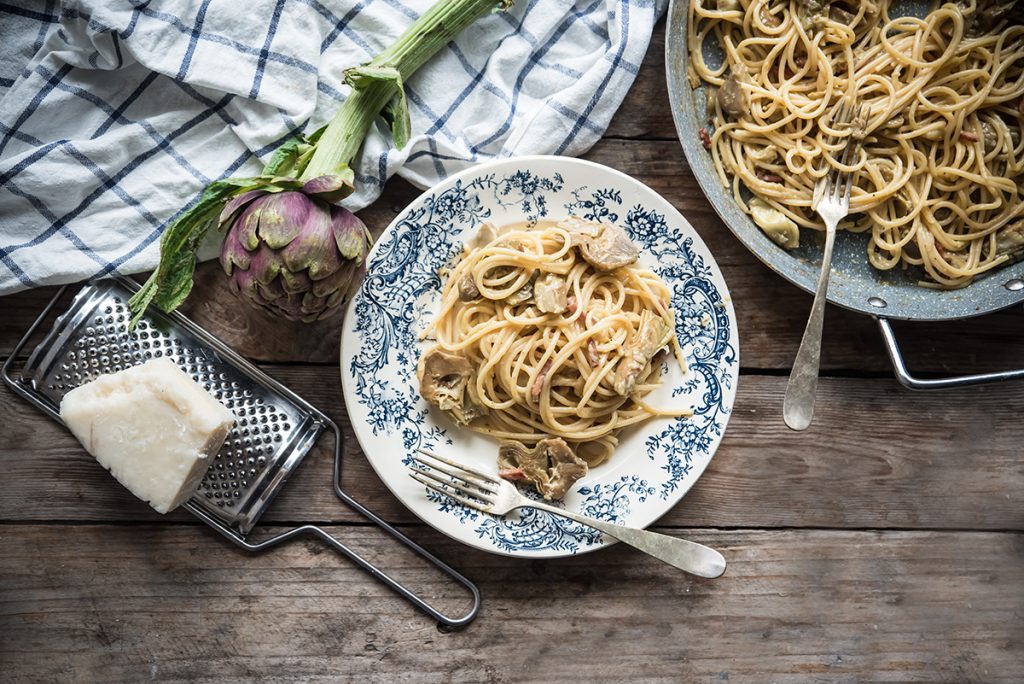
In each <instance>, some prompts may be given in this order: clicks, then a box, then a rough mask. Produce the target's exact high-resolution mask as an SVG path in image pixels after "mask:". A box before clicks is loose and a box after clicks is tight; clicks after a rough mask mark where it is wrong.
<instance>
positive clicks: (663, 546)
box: [409, 449, 725, 578]
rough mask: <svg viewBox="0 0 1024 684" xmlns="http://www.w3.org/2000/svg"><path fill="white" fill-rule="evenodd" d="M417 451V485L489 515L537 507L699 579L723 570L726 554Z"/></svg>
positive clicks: (414, 468) (413, 473)
mask: <svg viewBox="0 0 1024 684" xmlns="http://www.w3.org/2000/svg"><path fill="white" fill-rule="evenodd" d="M417 451H418V452H419V453H420V454H422V455H423V456H425V457H426V458H417V457H413V463H412V464H410V465H409V470H410V472H409V475H410V476H411V477H412V478H413V479H414V480H416V481H417V482H419V483H420V484H423V485H426V486H427V487H429V488H430V489H432V490H434V491H435V492H438V493H439V494H444V495H445V496H449V497H451V498H452V499H454V500H455V501H458V502H459V503H461V504H464V505H466V506H469V507H470V508H475V509H476V510H478V511H483V512H484V513H490V514H492V515H505V514H506V513H508V512H509V511H512V510H515V509H516V508H523V507H527V508H538V509H540V510H542V511H547V512H548V513H554V514H555V515H559V516H562V517H563V518H569V519H570V520H575V521H576V522H578V523H581V524H583V525H588V526H590V527H593V528H595V529H597V530H600V531H601V532H603V533H605V534H606V535H608V536H609V537H614V538H615V539H618V540H619V541H621V542H625V543H626V544H629V545H630V546H632V547H634V548H637V549H640V550H641V551H643V552H644V553H647V554H650V555H651V556H654V557H655V558H657V559H659V560H663V561H665V562H666V563H668V564H669V565H671V566H673V567H676V568H679V569H680V570H685V571H686V572H689V573H691V574H694V575H697V576H699V577H709V578H715V577H721V576H722V573H724V572H725V558H723V557H722V554H720V553H719V552H718V551H715V550H714V549H712V548H709V547H707V546H704V545H703V544H698V543H696V542H692V541H687V540H686V539H679V538H677V537H670V536H668V535H666V534H658V533H656V532H648V531H647V530H638V529H635V528H632V527H623V526H621V525H614V524H612V523H609V522H605V521H603V520H596V519H594V518H588V517H587V516H584V515H578V514H576V513H573V512H571V511H566V510H563V509H561V508H556V507H555V506H549V505H548V504H546V503H542V502H540V501H534V500H532V499H527V498H526V497H525V496H523V495H522V494H520V493H519V490H517V489H516V487H515V485H513V484H512V483H511V482H507V481H505V480H502V479H500V478H498V477H495V476H494V475H489V474H487V473H485V472H483V471H481V470H477V469H476V468H472V467H470V466H467V465H464V464H462V463H457V462H455V461H452V460H450V459H447V458H444V457H443V456H438V455H436V454H432V453H430V452H429V451H424V450H423V449H418V450H417Z"/></svg>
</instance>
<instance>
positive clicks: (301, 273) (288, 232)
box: [220, 176, 370, 323]
mask: <svg viewBox="0 0 1024 684" xmlns="http://www.w3.org/2000/svg"><path fill="white" fill-rule="evenodd" d="M342 182H344V181H341V180H337V181H336V180H335V177H333V176H324V177H321V178H314V179H313V180H311V181H309V182H307V183H306V184H305V185H303V186H302V188H301V189H299V190H284V191H274V189H273V188H269V189H260V190H252V191H250V192H245V193H242V194H241V195H238V196H237V197H235V198H233V199H232V200H231V201H230V202H228V203H227V204H226V205H225V207H224V210H223V212H222V213H221V217H220V222H221V226H222V227H225V228H226V229H227V232H226V235H225V238H224V244H223V245H222V247H221V251H220V263H221V266H223V267H224V272H225V273H226V274H227V275H228V278H229V279H230V282H231V289H232V290H234V292H235V293H236V294H237V295H238V296H239V297H241V298H242V299H243V300H244V301H247V302H249V303H250V304H252V305H254V306H258V307H261V308H263V309H266V310H267V311H269V312H271V313H273V314H275V315H278V316H283V317H285V318H289V319H291V320H297V321H305V322H307V323H309V322H312V321H316V320H324V319H329V318H332V317H335V316H337V315H339V314H340V313H341V312H342V311H343V310H344V306H343V305H344V304H345V302H346V301H347V300H348V298H349V295H350V294H351V292H352V291H353V290H354V286H355V285H357V284H358V283H359V281H360V280H361V277H362V275H363V271H364V269H365V260H366V254H367V252H368V251H369V248H370V233H369V231H368V230H367V229H366V226H365V225H364V224H363V222H362V221H360V220H359V219H358V218H357V217H356V215H355V214H353V213H352V212H350V211H348V210H347V209H343V208H342V207H338V206H335V205H333V204H330V202H329V201H328V198H331V197H332V194H333V193H336V192H337V191H338V189H339V188H337V187H335V186H336V185H338V184H339V183H342Z"/></svg>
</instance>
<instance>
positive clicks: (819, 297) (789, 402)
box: [782, 221, 836, 430]
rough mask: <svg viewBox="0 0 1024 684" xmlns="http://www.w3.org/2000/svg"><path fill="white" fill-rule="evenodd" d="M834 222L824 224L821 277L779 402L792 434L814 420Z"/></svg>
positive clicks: (834, 228) (830, 269) (834, 238)
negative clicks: (784, 392)
mask: <svg viewBox="0 0 1024 684" xmlns="http://www.w3.org/2000/svg"><path fill="white" fill-rule="evenodd" d="M835 224H836V222H835V221H832V222H831V224H829V223H826V226H825V251H824V254H823V255H822V257H821V273H819V274H818V287H817V289H816V290H815V292H814V303H813V304H812V305H811V315H810V316H808V317H807V327H805V328H804V335H803V338H801V340H800V349H799V350H797V353H796V359H795V360H794V361H793V370H791V371H790V373H789V382H788V383H786V397H785V399H784V400H783V402H782V417H783V418H784V419H785V421H786V425H788V426H789V427H790V428H791V429H793V430H806V429H807V427H808V426H809V425H810V424H811V418H813V417H814V397H815V395H816V394H817V392H818V368H819V367H820V366H821V331H822V327H823V324H824V322H825V302H826V301H827V300H828V277H829V274H830V273H831V271H832V247H833V246H834V245H835V241H836V225H835Z"/></svg>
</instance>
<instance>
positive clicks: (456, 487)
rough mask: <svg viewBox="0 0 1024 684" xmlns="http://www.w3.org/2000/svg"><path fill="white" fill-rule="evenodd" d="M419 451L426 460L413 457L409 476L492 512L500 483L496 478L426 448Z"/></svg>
mask: <svg viewBox="0 0 1024 684" xmlns="http://www.w3.org/2000/svg"><path fill="white" fill-rule="evenodd" d="M417 452H418V453H420V454H422V455H423V456H425V457H426V458H419V457H417V456H413V457H412V463H411V464H409V477H411V478H412V479H414V480H416V481H417V482H419V483H420V484H422V485H424V486H425V487H427V488H429V489H431V490H433V491H435V492H437V493H439V494H443V495H445V496H448V497H451V498H452V499H455V500H456V501H458V502H459V503H461V504H463V505H466V506H469V507H470V508H475V509H477V510H478V511H484V512H486V511H488V510H490V508H491V505H492V504H493V503H494V496H495V494H497V493H498V484H499V483H498V481H496V480H495V479H494V477H493V476H491V475H488V474H487V473H484V472H482V471H479V470H477V469H475V468H471V467H470V466H466V465H462V464H460V463H456V462H455V461H451V460H449V459H447V458H444V457H442V456H438V455H436V454H432V453H430V452H429V451H425V450H423V449H417Z"/></svg>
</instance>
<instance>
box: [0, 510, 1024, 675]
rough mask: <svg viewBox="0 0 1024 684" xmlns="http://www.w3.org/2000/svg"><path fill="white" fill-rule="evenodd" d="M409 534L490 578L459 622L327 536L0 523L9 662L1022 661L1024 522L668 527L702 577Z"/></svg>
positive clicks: (737, 665) (1006, 664) (465, 671)
mask: <svg viewBox="0 0 1024 684" xmlns="http://www.w3.org/2000/svg"><path fill="white" fill-rule="evenodd" d="M334 532H336V533H337V534H338V535H339V536H341V537H343V538H345V539H346V540H348V541H350V542H351V543H353V544H354V545H355V546H356V547H358V548H360V549H364V550H365V552H366V553H367V554H368V555H370V556H372V557H374V558H375V559H377V560H378V561H379V562H380V564H381V565H382V566H383V567H386V568H388V569H393V570H394V571H395V573H396V574H398V575H401V576H402V577H403V578H404V579H406V580H407V581H409V582H410V583H411V584H413V585H414V586H416V587H418V588H420V589H422V590H424V591H425V592H426V593H427V594H428V595H430V596H432V597H435V599H434V600H436V601H437V602H438V603H439V604H441V605H443V606H446V607H448V606H453V605H458V604H460V603H461V601H462V597H461V594H460V593H459V591H458V590H457V589H455V588H453V587H451V586H449V585H448V584H447V583H445V582H443V581H440V580H439V579H438V578H437V577H435V576H434V574H433V573H432V572H427V571H424V570H421V569H420V565H419V562H418V561H416V560H415V559H412V558H411V557H409V555H408V554H406V553H403V552H396V551H395V549H394V547H393V546H392V544H391V543H390V542H387V541H385V540H383V539H382V538H381V537H380V536H379V535H378V534H377V533H376V532H375V531H373V530H368V529H365V528H341V529H337V528H336V529H335V530H334ZM412 532H413V534H415V536H416V537H417V538H418V539H420V540H422V541H423V542H424V543H426V544H428V545H429V546H430V547H431V548H432V549H434V550H436V551H437V552H438V553H439V554H440V555H441V556H442V557H444V558H446V559H449V560H451V561H452V562H453V563H455V564H456V565H457V566H458V567H459V568H460V569H461V570H463V571H464V572H465V573H466V574H467V575H468V576H469V577H470V578H472V579H474V580H475V581H477V582H479V584H480V587H481V590H482V592H483V596H484V607H483V611H482V613H481V615H480V617H479V619H478V620H477V621H476V622H475V623H473V624H472V625H471V626H470V627H469V628H468V629H466V630H464V631H461V632H455V633H447V634H446V633H439V631H438V629H437V628H436V627H435V625H434V624H433V623H432V622H431V621H429V620H428V619H426V618H424V617H422V616H420V615H418V614H417V613H415V612H414V611H413V609H412V608H411V607H410V606H408V605H407V604H406V603H405V602H404V601H402V600H401V599H399V598H397V597H395V596H393V595H392V594H390V593H389V592H388V590H387V589H385V588H384V587H383V586H382V585H380V584H378V583H376V582H374V581H373V580H372V579H370V578H369V577H368V576H366V575H364V574H363V573H362V572H360V571H358V570H356V569H355V568H354V567H353V566H352V565H350V564H349V563H347V562H345V561H344V560H343V559H340V558H338V557H336V556H335V554H333V553H330V552H324V551H323V549H322V548H321V547H320V546H318V545H317V544H316V543H315V542H305V543H292V544H290V545H287V546H285V547H283V548H281V549H278V550H275V551H272V552H269V553H266V554H262V555H259V556H250V555H248V554H246V553H245V552H242V551H237V550H235V549H234V548H233V547H231V546H230V545H229V544H228V543H227V542H225V541H224V540H223V539H221V538H219V537H217V536H215V535H214V534H213V533H212V532H210V531H208V530H205V529H203V528H201V527H194V526H184V527H181V526H167V525H160V526H130V527H125V526H77V527H65V526H22V525H8V526H4V527H3V528H2V529H0V659H2V660H3V662H4V679H5V681H9V682H21V681H36V680H45V681H52V680H55V679H59V680H66V681H142V680H151V681H189V682H213V681H215V682H218V683H219V682H236V681H237V682H243V681H253V680H256V679H263V678H272V679H274V680H277V681H302V682H308V681H360V682H362V681H381V682H392V681H424V680H429V681H460V682H461V681H490V682H512V681H515V682H534V681H625V680H638V679H639V680H644V681H663V682H676V681H725V680H728V681H730V682H736V681H742V682H747V681H750V682H763V681H767V680H771V681H780V682H788V681H806V680H807V679H811V678H826V679H827V680H828V681H845V682H851V681H867V680H871V681H922V680H927V681H936V680H948V681H957V682H969V681H979V682H982V681H983V682H996V681H1006V682H1011V681H1019V678H1020V664H1021V662H1022V658H1024V627H1022V625H1024V623H1022V620H1021V616H1022V615H1024V592H1021V591H1020V587H1021V586H1022V584H1024V537H1022V536H1021V535H1020V534H1014V533H956V532H947V533H937V532H924V533H908V532H884V533H876V532H832V531H809V530H803V531H794V530H787V531H776V532H765V531H706V530H705V531H699V530H678V531H673V532H672V533H673V534H682V535H685V536H687V537H689V538H692V539H695V540H697V541H700V542H703V543H706V544H710V545H713V546H715V547H717V548H719V549H721V550H722V552H723V553H724V554H725V555H726V557H727V558H728V559H729V561H730V566H729V571H728V572H727V574H726V575H725V576H724V577H723V578H721V579H719V580H714V581H707V580H698V579H694V578H692V577H689V576H687V575H685V574H684V573H681V572H679V571H676V570H673V569H672V568H670V567H668V566H666V565H664V564H662V563H659V562H658V561H655V560H653V559H650V558H646V557H643V556H641V555H639V554H637V553H636V552H634V551H632V550H631V549H628V548H623V547H617V548H613V549H609V550H606V551H602V552H599V553H598V554H594V555H586V556H581V557H577V558H571V559H563V560H555V561H533V562H526V561H520V560H516V559H508V558H503V557H498V556H492V555H488V554H484V553H481V552H476V551H471V550H468V549H465V548H464V547H459V546H458V545H457V544H455V543H454V542H451V541H449V540H447V539H444V538H443V537H441V535H439V534H437V533H433V532H430V531H428V530H425V529H422V528H416V529H414V530H412Z"/></svg>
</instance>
